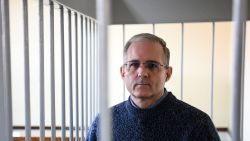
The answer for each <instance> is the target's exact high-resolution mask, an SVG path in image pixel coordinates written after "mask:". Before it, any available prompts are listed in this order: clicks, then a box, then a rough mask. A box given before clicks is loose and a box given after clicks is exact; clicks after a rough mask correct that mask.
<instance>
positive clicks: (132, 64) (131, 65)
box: [127, 62, 140, 71]
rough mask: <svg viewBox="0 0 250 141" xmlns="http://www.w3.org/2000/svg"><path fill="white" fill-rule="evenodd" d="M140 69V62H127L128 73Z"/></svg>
mask: <svg viewBox="0 0 250 141" xmlns="http://www.w3.org/2000/svg"><path fill="white" fill-rule="evenodd" d="M139 67H140V62H128V63H127V69H128V70H129V71H134V70H137V69H138V68H139Z"/></svg>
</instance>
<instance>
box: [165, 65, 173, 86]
mask: <svg viewBox="0 0 250 141" xmlns="http://www.w3.org/2000/svg"><path fill="white" fill-rule="evenodd" d="M172 70H173V69H172V67H170V66H169V67H168V68H166V82H167V81H168V80H169V79H170V78H171V76H172Z"/></svg>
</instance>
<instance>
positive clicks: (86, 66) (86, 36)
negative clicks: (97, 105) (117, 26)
mask: <svg viewBox="0 0 250 141" xmlns="http://www.w3.org/2000/svg"><path fill="white" fill-rule="evenodd" d="M87 23H88V19H87V17H85V46H84V51H85V53H84V55H85V57H84V58H85V61H84V66H85V68H84V76H85V79H84V82H85V84H84V85H85V86H84V88H85V91H84V92H85V103H86V104H85V105H86V108H85V111H86V112H85V113H86V116H85V117H86V123H85V126H86V130H85V134H86V135H87V131H88V127H89V96H88V95H89V88H88V85H89V83H88V81H89V78H88V77H89V75H88V68H89V67H88V24H87Z"/></svg>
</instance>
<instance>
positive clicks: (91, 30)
mask: <svg viewBox="0 0 250 141" xmlns="http://www.w3.org/2000/svg"><path fill="white" fill-rule="evenodd" d="M89 22H90V48H91V49H90V50H91V51H90V54H91V56H90V64H91V79H90V80H91V81H90V83H91V121H93V120H94V106H95V103H94V99H95V95H94V81H95V80H94V70H95V69H94V66H95V64H94V43H93V20H92V19H90V20H89Z"/></svg>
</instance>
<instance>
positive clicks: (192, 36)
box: [183, 23, 212, 114]
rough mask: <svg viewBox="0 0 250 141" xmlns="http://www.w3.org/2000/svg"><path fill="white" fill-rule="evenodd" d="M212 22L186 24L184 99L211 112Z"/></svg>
mask: <svg viewBox="0 0 250 141" xmlns="http://www.w3.org/2000/svg"><path fill="white" fill-rule="evenodd" d="M211 51H212V23H185V24H184V55H183V57H184V66H183V69H184V70H183V72H184V74H183V75H184V78H183V99H184V101H186V102H188V103H190V104H191V105H193V106H195V107H197V108H199V109H201V110H203V111H204V112H206V113H208V114H209V113H210V90H211V85H210V81H211V63H212V62H211V60H212V59H211V55H212V54H211V53H212V52H211Z"/></svg>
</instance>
